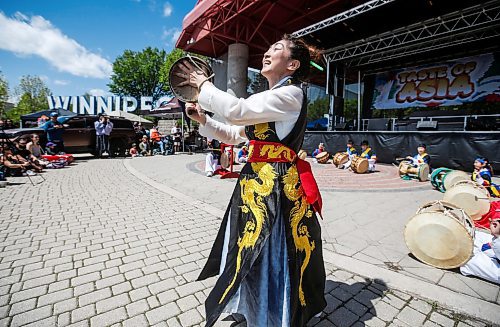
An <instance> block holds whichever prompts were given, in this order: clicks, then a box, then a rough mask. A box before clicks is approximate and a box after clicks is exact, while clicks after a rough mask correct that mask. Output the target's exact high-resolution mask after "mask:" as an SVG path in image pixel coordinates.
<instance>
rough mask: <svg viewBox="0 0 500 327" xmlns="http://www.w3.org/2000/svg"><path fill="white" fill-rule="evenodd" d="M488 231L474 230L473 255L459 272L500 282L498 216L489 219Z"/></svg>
mask: <svg viewBox="0 0 500 327" xmlns="http://www.w3.org/2000/svg"><path fill="white" fill-rule="evenodd" d="M490 232H491V234H488V233H486V232H483V231H476V233H475V238H474V250H473V253H474V255H473V256H472V258H471V259H470V260H469V261H468V262H467V263H466V264H465V265H463V266H462V267H460V272H461V273H462V274H463V275H465V276H468V275H473V276H477V277H479V278H483V279H486V280H489V281H490V282H493V283H496V284H500V218H493V220H490Z"/></svg>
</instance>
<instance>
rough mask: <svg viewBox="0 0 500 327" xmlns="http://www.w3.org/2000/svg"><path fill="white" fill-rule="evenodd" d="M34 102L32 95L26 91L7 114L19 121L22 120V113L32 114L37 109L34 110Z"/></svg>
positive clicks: (14, 120) (13, 119)
mask: <svg viewBox="0 0 500 327" xmlns="http://www.w3.org/2000/svg"><path fill="white" fill-rule="evenodd" d="M32 103H33V99H32V97H31V95H30V94H29V93H25V94H23V95H22V96H21V99H20V100H19V102H18V103H17V106H15V107H14V108H12V109H11V110H9V111H8V112H7V113H6V115H5V116H6V117H7V118H9V119H12V121H13V122H15V123H17V122H19V121H20V120H21V116H22V115H26V114H30V113H32V112H35V111H36V110H35V111H34V110H33V107H32Z"/></svg>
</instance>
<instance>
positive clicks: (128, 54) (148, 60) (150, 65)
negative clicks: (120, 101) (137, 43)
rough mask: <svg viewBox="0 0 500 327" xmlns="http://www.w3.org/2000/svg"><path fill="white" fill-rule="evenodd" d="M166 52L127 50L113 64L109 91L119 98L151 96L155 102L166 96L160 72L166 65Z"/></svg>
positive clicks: (154, 49)
mask: <svg viewBox="0 0 500 327" xmlns="http://www.w3.org/2000/svg"><path fill="white" fill-rule="evenodd" d="M166 57H167V54H166V52H165V51H164V50H159V49H157V48H151V47H147V48H146V49H144V50H142V51H141V52H136V51H131V50H125V51H124V52H123V54H122V55H121V56H119V57H118V58H116V60H115V62H113V74H112V75H111V83H109V84H108V87H109V90H110V91H111V92H112V93H114V94H116V95H119V96H132V97H134V98H136V99H139V98H140V97H141V96H151V97H153V101H156V100H158V99H159V98H160V97H161V96H163V95H165V94H166V91H165V87H164V83H163V82H162V81H161V80H160V70H161V69H162V67H163V66H164V64H165V59H166Z"/></svg>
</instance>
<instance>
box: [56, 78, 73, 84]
mask: <svg viewBox="0 0 500 327" xmlns="http://www.w3.org/2000/svg"><path fill="white" fill-rule="evenodd" d="M54 84H55V85H68V84H69V81H65V80H60V79H56V80H55V81H54Z"/></svg>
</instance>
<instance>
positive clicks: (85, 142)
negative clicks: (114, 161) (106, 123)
mask: <svg viewBox="0 0 500 327" xmlns="http://www.w3.org/2000/svg"><path fill="white" fill-rule="evenodd" d="M58 119H59V121H60V122H61V123H63V124H65V125H67V126H66V128H65V129H64V134H63V139H64V146H65V148H66V152H68V153H89V152H90V153H92V154H95V150H96V135H95V127H94V122H95V121H97V116H93V115H79V116H73V117H59V118H58ZM110 121H111V122H112V123H113V132H111V136H110V137H109V143H110V150H111V153H112V154H114V155H125V151H126V150H127V149H129V148H130V146H131V144H132V143H134V141H135V131H134V126H133V123H132V122H131V121H130V120H127V119H125V118H120V117H111V118H110ZM5 134H6V135H2V131H0V139H3V138H5V137H6V138H7V139H9V140H11V141H15V140H17V139H19V138H21V137H30V136H31V134H39V135H40V143H41V144H43V145H44V144H45V143H46V142H47V139H46V136H45V130H44V129H43V128H16V129H8V130H5Z"/></svg>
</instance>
